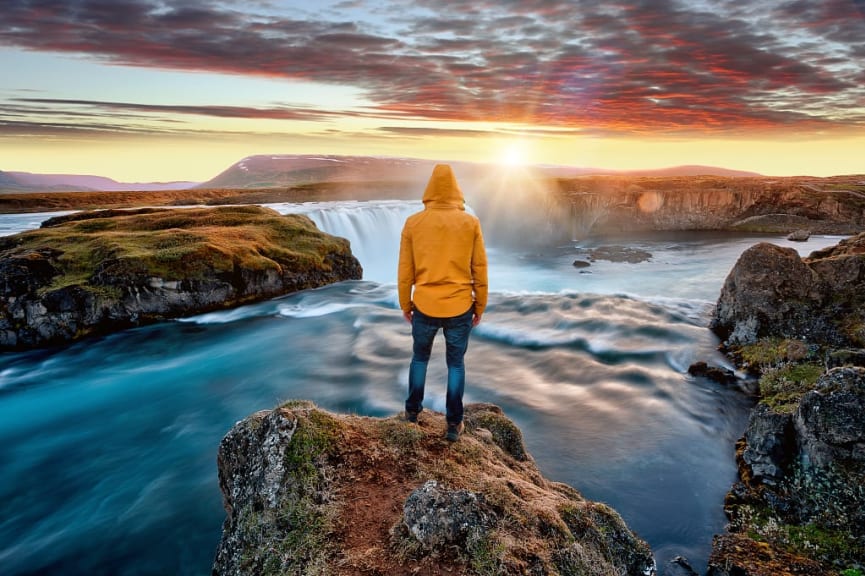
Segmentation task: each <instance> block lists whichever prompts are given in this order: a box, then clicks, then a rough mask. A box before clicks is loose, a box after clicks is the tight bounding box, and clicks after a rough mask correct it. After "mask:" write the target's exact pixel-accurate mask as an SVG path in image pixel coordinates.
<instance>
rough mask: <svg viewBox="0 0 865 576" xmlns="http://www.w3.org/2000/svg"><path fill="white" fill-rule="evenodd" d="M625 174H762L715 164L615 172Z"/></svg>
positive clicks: (741, 175) (736, 176) (745, 176)
mask: <svg viewBox="0 0 865 576" xmlns="http://www.w3.org/2000/svg"><path fill="white" fill-rule="evenodd" d="M616 174H624V175H627V176H727V177H730V178H747V177H754V176H762V174H759V173H757V172H746V171H744V170H728V169H727V168H718V167H716V166H699V165H695V164H689V165H686V166H673V167H671V168H659V169H657V170H625V171H623V172H616Z"/></svg>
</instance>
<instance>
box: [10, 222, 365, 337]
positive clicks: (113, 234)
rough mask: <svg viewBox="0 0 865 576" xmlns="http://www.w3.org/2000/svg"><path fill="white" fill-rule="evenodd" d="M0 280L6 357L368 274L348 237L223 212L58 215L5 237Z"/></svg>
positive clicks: (307, 226) (307, 224) (306, 224)
mask: <svg viewBox="0 0 865 576" xmlns="http://www.w3.org/2000/svg"><path fill="white" fill-rule="evenodd" d="M0 273H2V276H3V278H4V282H3V284H2V285H0V350H2V349H23V348H32V347H36V346H45V345H51V344H62V343H65V342H69V341H71V340H75V339H77V338H80V337H82V336H84V335H87V334H91V333H106V332H111V331H114V330H118V329H121V328H126V327H129V326H136V325H140V324H144V323H148V322H154V321H159V320H163V319H168V318H176V317H179V316H187V315H191V314H197V313H201V312H207V311H211V310H218V309H223V308H228V307H232V306H236V305H239V304H245V303H250V302H255V301H258V300H262V299H265V298H271V297H274V296H280V295H283V294H287V293H290V292H294V291H297V290H303V289H307V288H316V287H319V286H323V285H325V284H329V283H332V282H338V281H342V280H349V279H360V278H361V276H362V269H361V267H360V263H359V262H358V261H357V259H356V258H355V257H354V256H353V255H352V254H351V249H350V246H349V243H348V241H347V240H345V239H344V238H338V237H335V236H331V235H329V234H325V233H324V232H321V231H320V230H318V229H317V228H316V226H315V224H314V223H313V222H312V220H310V219H309V218H307V217H305V216H302V215H288V216H282V215H280V214H279V213H277V212H276V211H274V210H271V209H268V208H262V207H260V206H224V207H218V208H192V209H139V210H133V211H122V210H108V211H98V212H82V213H78V214H73V215H70V216H64V217H61V218H56V219H52V220H49V221H48V222H47V224H46V226H45V227H43V228H41V229H39V230H32V231H28V232H24V233H21V234H16V235H13V236H7V237H4V238H0ZM42 310H44V313H34V311H37V312H38V311H42ZM25 317H26V318H27V323H26V324H22V323H21V322H20V321H19V320H20V319H21V318H25Z"/></svg>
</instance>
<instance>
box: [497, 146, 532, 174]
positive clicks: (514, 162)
mask: <svg viewBox="0 0 865 576" xmlns="http://www.w3.org/2000/svg"><path fill="white" fill-rule="evenodd" d="M498 163H499V164H501V165H502V166H505V167H507V168H520V167H523V166H525V165H526V164H528V156H527V154H526V146H525V145H524V144H523V143H522V142H521V141H512V142H507V143H505V144H504V146H502V148H501V150H500V151H499V159H498Z"/></svg>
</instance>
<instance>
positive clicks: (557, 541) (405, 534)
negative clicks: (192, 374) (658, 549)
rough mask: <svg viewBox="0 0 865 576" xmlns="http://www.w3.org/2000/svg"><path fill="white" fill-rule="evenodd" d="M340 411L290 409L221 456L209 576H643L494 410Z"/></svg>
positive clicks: (617, 537) (600, 521) (267, 414)
mask: <svg viewBox="0 0 865 576" xmlns="http://www.w3.org/2000/svg"><path fill="white" fill-rule="evenodd" d="M465 423H466V432H465V434H464V435H463V436H462V437H461V438H460V440H459V441H458V442H456V443H450V442H447V441H446V440H445V438H444V430H445V420H444V415H443V414H440V413H436V412H432V411H429V410H426V411H424V412H423V413H422V414H421V415H420V419H419V422H418V424H410V423H408V422H406V421H405V420H403V419H402V418H401V417H399V416H393V417H389V418H370V417H361V416H354V415H337V414H333V413H330V412H326V411H324V410H321V409H318V408H316V407H315V406H314V405H313V404H311V403H309V402H303V401H299V402H290V403H288V404H285V405H283V406H280V407H278V408H276V409H274V410H271V411H262V412H258V413H256V414H253V415H252V416H249V417H247V418H246V419H244V420H243V421H241V422H239V423H237V424H236V425H235V426H234V427H233V428H232V429H231V430H230V431H229V432H228V434H227V435H226V436H225V438H224V439H223V440H222V443H221V444H220V447H219V455H218V463H219V482H220V487H221V489H222V493H223V499H224V504H225V510H226V520H225V523H224V525H223V535H222V540H221V542H220V544H219V547H218V550H217V553H216V559H215V561H214V565H213V574H214V575H218V576H229V575H237V576H240V575H246V574H260V575H269V574H297V575H331V576H347V575H354V574H379V575H384V576H403V575H405V574H464V575H490V576H492V575H496V576H499V575H510V574H513V575H517V574H520V575H522V574H538V575H542V574H550V575H552V574H558V575H562V576H566V575H573V576H577V575H579V576H594V575H604V576H618V575H624V574H627V575H634V576H640V575H646V576H648V575H650V574H653V573H654V571H655V568H654V560H653V557H652V553H651V550H650V549H649V547H648V545H647V544H646V543H645V542H643V541H642V540H640V539H639V538H638V537H637V536H636V535H634V534H633V533H632V532H631V531H630V530H629V529H628V527H627V526H626V525H625V523H624V522H623V521H622V519H621V517H620V516H619V515H618V514H617V513H616V512H615V511H614V510H612V509H611V508H609V507H608V506H605V505H603V504H599V503H596V502H590V501H588V500H585V499H584V498H583V497H582V496H581V495H580V494H579V493H578V492H577V491H576V490H574V489H573V488H571V487H570V486H567V485H565V484H560V483H556V482H551V481H549V480H547V479H545V478H544V477H543V476H541V474H540V472H539V471H538V469H537V467H536V466H535V464H534V462H533V461H532V459H531V457H530V456H529V455H528V454H527V453H526V452H525V448H524V447H523V446H522V440H521V434H520V432H519V428H517V427H516V425H514V424H513V422H511V421H510V420H509V419H508V418H507V417H506V416H505V415H504V414H503V413H502V411H501V409H499V408H498V407H496V406H493V405H489V404H474V405H472V404H470V405H467V406H466V414H465Z"/></svg>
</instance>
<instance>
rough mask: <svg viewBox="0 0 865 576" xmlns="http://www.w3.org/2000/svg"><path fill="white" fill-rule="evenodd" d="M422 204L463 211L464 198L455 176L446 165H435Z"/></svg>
mask: <svg viewBox="0 0 865 576" xmlns="http://www.w3.org/2000/svg"><path fill="white" fill-rule="evenodd" d="M423 203H424V204H425V205H428V206H429V205H433V206H452V207H454V208H459V209H460V210H465V203H466V201H465V198H464V197H463V191H462V190H460V185H459V184H457V179H456V176H454V172H453V170H451V167H450V166H449V165H448V164H436V166H435V168H433V172H432V176H430V179H429V182H427V185H426V190H424V193H423Z"/></svg>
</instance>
